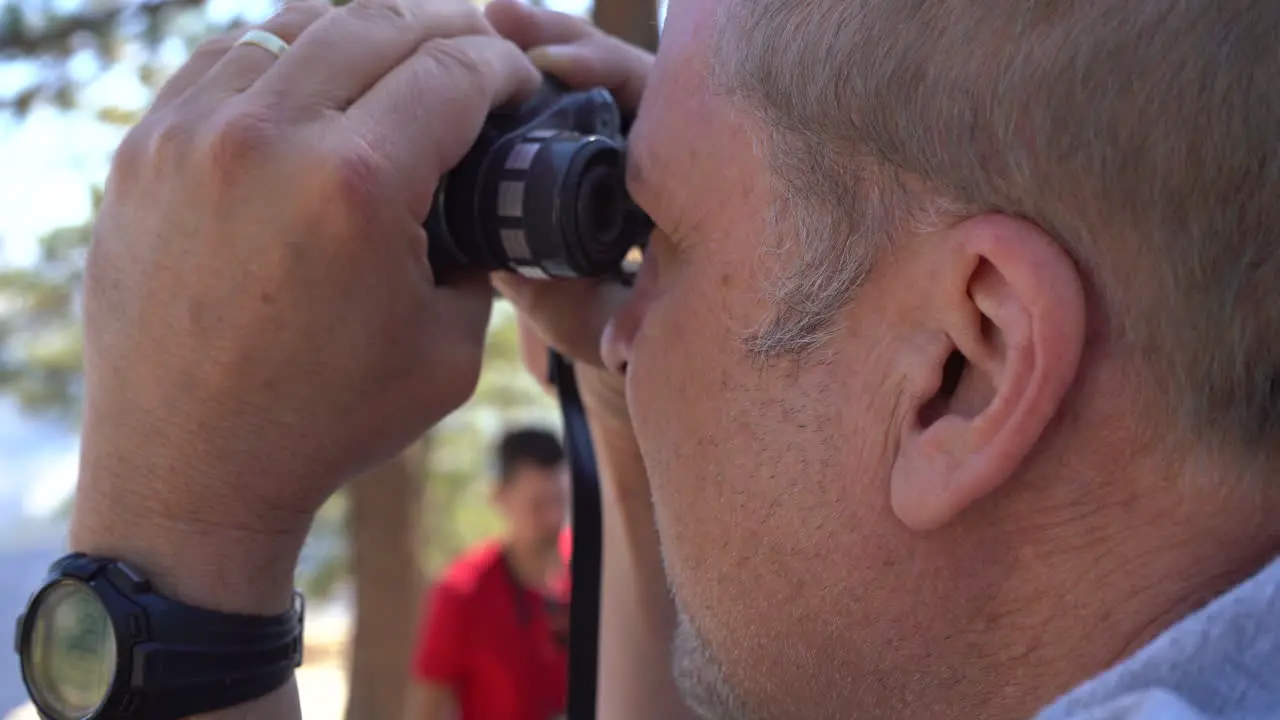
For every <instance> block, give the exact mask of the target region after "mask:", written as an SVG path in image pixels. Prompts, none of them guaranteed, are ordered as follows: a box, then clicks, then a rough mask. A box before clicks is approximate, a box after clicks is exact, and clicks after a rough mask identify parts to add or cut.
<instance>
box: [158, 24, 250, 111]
mask: <svg viewBox="0 0 1280 720" xmlns="http://www.w3.org/2000/svg"><path fill="white" fill-rule="evenodd" d="M247 29H248V28H244V29H241V30H235V31H232V32H228V33H223V34H221V35H215V36H214V37H211V38H209V39H208V40H205V41H204V42H202V43H200V46H199V47H197V48H196V50H195V52H193V53H191V57H189V58H187V61H186V62H185V63H183V64H182V67H180V68H178V71H177V72H176V73H174V74H173V76H172V77H170V78H169V79H168V80H167V81H166V82H165V84H164V85H162V86H161V87H160V91H159V92H158V93H156V99H155V102H153V103H151V108H152V109H153V110H158V109H160V108H163V107H165V106H167V105H170V104H171V103H173V101H175V100H177V99H178V98H180V97H182V96H183V95H185V94H186V93H187V91H188V90H190V89H191V87H192V86H193V85H195V84H196V83H198V82H199V81H200V80H201V79H202V78H204V76H205V74H206V73H208V72H209V68H211V67H213V66H214V65H217V64H218V61H219V60H221V59H222V56H223V55H225V54H227V51H228V50H230V49H231V46H232V45H233V44H235V41H236V40H238V39H239V38H240V36H241V35H243V34H244V33H245V30H247Z"/></svg>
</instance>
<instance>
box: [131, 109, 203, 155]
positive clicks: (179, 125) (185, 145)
mask: <svg viewBox="0 0 1280 720" xmlns="http://www.w3.org/2000/svg"><path fill="white" fill-rule="evenodd" d="M146 127H147V131H146V134H145V137H146V141H145V146H146V149H145V151H144V155H145V157H146V159H147V162H148V164H150V165H157V166H165V165H168V164H169V163H171V162H174V161H176V160H179V159H181V158H183V157H185V156H186V155H187V154H189V152H190V150H191V146H192V144H193V142H194V138H195V136H196V132H197V131H196V128H195V124H194V123H192V122H191V121H190V120H189V119H188V118H187V117H186V116H185V115H182V114H180V113H176V112H175V113H169V114H167V115H166V116H165V117H163V118H156V119H155V120H154V121H153V122H151V123H148V124H147V125H146ZM139 144H140V145H142V144H143V143H141V142H140V143H139ZM140 149H141V148H140Z"/></svg>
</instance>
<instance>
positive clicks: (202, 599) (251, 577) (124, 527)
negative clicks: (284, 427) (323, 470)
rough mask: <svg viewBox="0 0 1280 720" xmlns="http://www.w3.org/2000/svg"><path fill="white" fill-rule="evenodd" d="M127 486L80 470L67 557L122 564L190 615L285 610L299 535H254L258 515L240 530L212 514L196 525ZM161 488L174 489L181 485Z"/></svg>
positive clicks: (160, 497)
mask: <svg viewBox="0 0 1280 720" xmlns="http://www.w3.org/2000/svg"><path fill="white" fill-rule="evenodd" d="M133 479H136V478H133ZM130 480H131V478H129V477H127V476H123V475H120V474H117V473H116V472H114V471H111V470H108V469H106V468H100V467H99V466H97V465H95V464H94V463H92V462H90V461H88V460H85V461H83V462H82V472H81V479H80V484H79V488H78V490H77V493H76V500H75V509H74V513H73V516H72V521H71V530H70V550H72V551H74V552H83V553H86V554H89V555H95V556H101V557H109V558H113V559H117V560H122V561H125V562H128V563H129V564H131V565H133V566H134V567H136V568H137V569H138V570H140V571H141V572H143V573H144V574H145V575H147V576H148V578H149V579H150V580H151V582H152V584H153V585H154V586H155V588H156V590H157V591H158V592H161V593H163V594H164V595H167V596H169V597H172V598H173V599H175V600H177V601H179V602H182V603H186V604H189V605H193V606H196V607H200V608H204V609H208V610H214V611H218V612H231V613H244V614H252V615H274V614H278V613H281V612H284V611H286V610H287V609H288V608H289V606H290V602H291V596H292V591H293V575H294V568H295V567H296V565H297V559H298V554H299V553H300V552H301V548H302V542H303V540H304V539H305V537H306V529H305V527H303V528H300V529H297V530H289V531H282V530H262V529H256V528H255V527H254V524H255V523H254V522H252V520H251V517H250V515H251V514H252V513H255V512H257V513H261V512H262V510H261V509H260V508H245V510H244V512H245V522H241V523H229V522H227V521H226V519H225V518H226V514H224V513H218V512H215V511H211V512H210V513H209V515H208V516H207V517H202V516H201V513H200V510H199V508H195V507H189V508H188V507H184V506H183V505H182V504H180V503H176V502H174V501H173V497H172V493H163V494H161V493H153V494H151V495H149V496H148V495H146V494H143V493H140V492H139V491H138V490H139V488H137V487H136V486H135V485H134V484H132V483H131V482H130ZM168 481H169V484H170V486H171V487H180V486H182V485H183V483H184V478H183V477H182V476H180V475H178V474H175V475H174V476H173V477H171V478H169V479H168ZM166 495H167V496H168V497H164V496H166Z"/></svg>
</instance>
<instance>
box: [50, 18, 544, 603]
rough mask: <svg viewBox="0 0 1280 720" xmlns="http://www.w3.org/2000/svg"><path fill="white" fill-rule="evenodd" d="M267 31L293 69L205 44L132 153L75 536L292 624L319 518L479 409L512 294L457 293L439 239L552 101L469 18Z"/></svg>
mask: <svg viewBox="0 0 1280 720" xmlns="http://www.w3.org/2000/svg"><path fill="white" fill-rule="evenodd" d="M263 27H264V29H266V30H268V31H270V32H272V33H275V34H276V35H278V36H280V37H281V38H283V39H285V40H286V41H289V42H291V43H292V46H291V47H290V48H289V49H288V50H286V51H284V53H283V55H282V56H281V57H279V58H278V59H277V58H276V57H274V56H273V54H272V53H271V52H269V51H267V50H265V49H263V48H262V47H258V46H255V45H250V44H241V45H233V44H232V42H233V41H234V39H235V37H238V35H237V36H233V37H230V38H221V39H218V40H214V41H211V42H209V43H207V44H206V45H205V46H203V47H202V48H201V49H200V50H199V51H197V52H196V54H195V55H194V56H193V57H192V58H191V60H190V61H189V62H188V63H187V64H186V65H185V66H184V67H183V68H182V69H181V70H180V71H179V72H178V73H177V75H176V76H175V77H174V78H173V79H172V80H171V81H170V82H169V83H168V85H166V86H165V87H164V89H163V90H162V91H161V93H160V95H159V96H158V99H157V101H156V103H155V105H154V106H153V107H152V108H151V109H150V110H149V111H148V112H147V114H146V116H145V117H144V118H143V119H142V120H141V122H139V124H138V125H137V127H135V128H134V129H133V131H132V132H130V133H129V135H128V137H127V138H126V139H125V140H124V142H123V144H122V145H121V147H120V149H119V151H118V152H117V154H116V157H115V160H114V164H113V166H112V170H111V174H110V178H109V181H108V184H107V189H106V197H105V200H104V203H103V206H102V209H101V213H100V216H99V219H98V221H97V223H96V225H95V230H94V237H93V243H92V246H91V249H90V253H89V259H88V267H87V277H86V286H85V302H84V314H85V375H86V395H87V402H86V406H87V410H86V417H85V423H84V433H83V450H82V476H81V479H80V491H79V497H78V501H77V509H76V521H75V526H74V530H73V537H72V543H73V545H75V546H76V549H81V550H88V551H100V552H110V553H112V554H115V555H116V556H120V557H127V558H128V559H131V560H133V561H134V562H136V563H138V564H139V565H141V566H143V568H144V569H146V570H149V571H151V572H153V573H156V574H159V575H160V576H162V577H163V578H166V579H168V580H170V581H171V582H170V585H172V586H173V587H170V588H169V589H170V590H171V591H172V592H174V593H175V594H178V595H180V596H181V595H186V596H188V597H189V598H190V599H192V600H193V601H197V602H200V603H201V604H205V605H216V606H222V607H231V606H246V607H243V608H239V609H265V607H261V606H265V605H277V606H278V604H280V603H283V602H285V601H287V591H288V586H289V581H290V580H291V576H292V560H293V558H292V557H290V552H289V551H288V550H291V551H292V552H296V548H297V545H298V544H300V542H301V538H302V537H303V536H304V535H305V533H306V530H307V528H308V526H309V523H310V520H311V517H312V514H313V512H314V511H315V510H316V509H317V508H318V507H319V506H320V504H321V503H322V502H324V500H325V499H326V498H328V497H329V495H330V494H331V493H332V492H333V491H334V490H336V489H337V488H338V487H339V485H340V484H341V483H342V482H343V481H344V480H345V479H347V478H349V477H350V476H352V475H353V474H355V473H358V472H360V471H362V470H364V469H367V468H369V467H371V466H373V465H374V464H376V463H378V462H379V461H381V460H383V459H385V458H388V457H389V456H391V455H393V454H394V453H396V452H397V451H399V450H400V449H401V448H402V447H404V446H405V445H407V444H408V443H409V442H410V441H412V440H413V439H414V438H415V437H417V436H418V435H420V434H421V433H422V432H424V431H425V430H426V429H427V428H428V427H429V426H430V425H432V424H433V423H434V422H436V421H437V420H439V419H440V418H441V417H442V416H444V415H445V414H447V413H448V412H450V411H451V410H453V409H454V408H455V407H456V406H457V405H459V404H460V403H462V402H463V401H464V400H465V399H466V398H467V397H468V396H469V395H470V393H471V392H472V390H473V389H474V385H475V382H476V378H477V375H478V372H479V362H480V355H481V350H482V345H483V339H484V332H485V325H486V322H487V318H488V313H489V308H490V300H489V294H490V291H489V290H488V287H487V283H486V282H485V279H484V278H483V277H480V278H476V279H475V280H474V281H472V282H469V283H463V284H460V285H457V286H451V287H448V288H442V287H436V286H435V285H434V283H433V279H432V274H431V269H430V267H429V266H428V264H427V260H426V258H427V242H428V238H427V237H426V235H425V233H424V231H423V229H422V227H421V224H422V221H423V219H424V218H425V217H426V215H427V212H428V209H429V206H430V203H431V197H432V193H433V191H434V190H435V187H436V184H437V182H438V180H439V177H440V175H441V174H442V173H444V172H446V171H447V170H448V169H450V168H451V167H452V166H453V165H454V164H456V163H457V162H458V161H459V160H460V159H461V158H462V156H463V155H464V153H465V152H466V151H467V149H468V148H469V147H470V145H471V143H472V142H473V141H474V139H475V137H476V135H477V134H478V132H479V129H480V127H481V124H482V123H483V120H484V118H485V116H486V115H487V114H488V112H489V111H490V110H491V109H492V108H493V107H494V106H496V105H499V104H501V103H503V102H506V101H508V100H511V99H514V98H515V97H516V96H524V95H527V94H530V93H532V92H533V91H534V90H535V89H536V88H537V86H538V84H539V81H540V76H539V74H538V72H537V70H536V68H535V67H534V66H533V65H532V64H531V63H530V61H529V60H528V58H527V57H526V56H525V54H524V53H523V52H521V50H520V49H519V48H518V47H517V46H516V45H515V44H513V43H511V42H509V41H507V40H504V39H502V38H500V37H499V36H497V34H496V33H495V32H494V30H493V28H492V27H491V26H490V25H489V23H488V22H487V21H486V20H485V18H484V16H483V15H482V14H481V13H480V12H479V11H478V10H476V9H475V8H474V7H473V6H472V5H471V4H470V3H469V2H467V1H466V0H354V2H352V3H350V4H349V5H346V6H344V7H342V8H340V9H330V8H329V7H328V6H327V5H325V4H323V3H312V2H300V3H296V4H292V5H288V6H286V7H285V8H284V9H283V10H282V11H281V12H280V13H279V14H278V15H276V16H275V17H273V18H272V19H270V20H268V21H267V22H266V23H265V24H264V26H263ZM273 538H278V539H280V542H279V543H278V548H277V547H273V546H272V542H273V540H272V539H273ZM279 548H287V549H288V550H280V551H277V550H279ZM273 557H274V558H275V559H274V560H272V559H271V558H273ZM236 563H238V565H237V564H236ZM268 565H269V566H270V567H269V568H267V567H266V566H268ZM240 566H244V567H240ZM282 568H283V569H284V570H283V571H287V574H285V575H284V577H283V578H281V577H279V576H280V575H281V574H282ZM264 573H266V574H269V575H271V578H270V580H271V582H265V581H266V579H267V578H265V577H263V574H264ZM241 576H243V577H241ZM257 585H270V586H271V587H272V588H273V591H272V592H271V593H269V594H270V595H271V598H272V599H271V600H270V601H269V602H268V601H266V600H263V601H262V602H258V603H255V602H253V601H252V600H251V599H250V597H249V595H251V594H252V593H249V592H248V590H249V589H251V588H250V586H255V587H254V588H252V589H255V590H256V586H257ZM161 587H162V588H163V587H165V584H164V583H161ZM282 592H283V594H282Z"/></svg>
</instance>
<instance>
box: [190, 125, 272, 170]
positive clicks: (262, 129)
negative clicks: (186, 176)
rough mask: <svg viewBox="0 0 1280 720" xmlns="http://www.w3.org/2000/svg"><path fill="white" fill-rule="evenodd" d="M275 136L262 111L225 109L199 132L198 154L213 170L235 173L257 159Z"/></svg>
mask: <svg viewBox="0 0 1280 720" xmlns="http://www.w3.org/2000/svg"><path fill="white" fill-rule="evenodd" d="M275 138H276V132H275V129H274V128H273V127H272V123H271V121H270V119H269V118H267V117H266V116H265V115H263V114H261V113H256V112H252V111H249V110H236V111H232V112H227V113H224V114H222V115H220V116H218V117H217V118H216V119H215V120H213V121H211V122H210V125H209V128H208V129H207V130H205V131H204V132H203V133H202V138H201V140H200V145H201V148H200V149H201V157H202V160H203V161H204V163H205V164H206V165H207V166H208V169H209V170H211V171H213V172H214V173H218V174H238V173H239V172H241V171H242V170H243V168H245V167H247V166H250V165H253V164H255V163H257V162H258V160H259V158H261V156H262V155H263V154H265V152H266V150H267V149H268V148H269V147H270V146H271V144H272V142H273V141H274V140H275Z"/></svg>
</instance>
